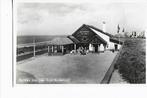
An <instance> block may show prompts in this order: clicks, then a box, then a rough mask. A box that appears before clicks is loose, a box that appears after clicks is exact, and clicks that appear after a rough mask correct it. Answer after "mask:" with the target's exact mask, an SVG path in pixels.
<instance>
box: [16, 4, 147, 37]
mask: <svg viewBox="0 0 147 98" xmlns="http://www.w3.org/2000/svg"><path fill="white" fill-rule="evenodd" d="M146 9H147V6H146V4H142V3H141V4H138V3H137V4H136V3H135V4H134V3H104V4H93V3H81V4H77V3H20V4H18V7H17V12H18V13H17V16H18V18H17V20H18V32H21V33H19V34H23V35H28V34H31V35H34V34H35V35H36V34H37V35H38V34H39V35H40V34H42V35H43V34H45V35H50V34H58V35H61V34H72V33H73V32H74V31H75V30H76V29H77V28H79V27H80V26H81V25H82V24H84V23H85V24H89V25H94V26H96V27H98V28H100V29H101V28H102V21H106V24H107V31H108V32H109V33H116V29H117V25H118V24H120V27H121V28H125V30H128V31H132V30H138V31H139V30H143V29H145V28H147V23H146V21H147V18H146V17H147V14H146V13H145V12H146V11H145V10H146Z"/></svg>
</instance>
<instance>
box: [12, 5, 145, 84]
mask: <svg viewBox="0 0 147 98" xmlns="http://www.w3.org/2000/svg"><path fill="white" fill-rule="evenodd" d="M14 6H15V7H16V9H15V10H14V12H16V18H14V22H15V23H16V24H15V25H14V27H16V30H15V31H14V32H13V33H15V35H16V47H14V48H16V65H14V66H15V67H14V68H15V69H14V70H15V71H16V72H15V71H14V72H15V73H16V74H14V75H15V76H14V77H16V78H15V79H14V81H15V82H16V84H145V83H146V61H145V57H146V36H145V33H147V27H146V26H147V18H146V17H147V14H146V13H145V11H146V9H147V5H146V4H142V3H117V2H113V3H92V2H90V3H71V2H62V3H60V2H45V3H43V2H19V3H16V5H14ZM14 44H15V43H14Z"/></svg>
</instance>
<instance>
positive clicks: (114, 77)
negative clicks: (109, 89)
mask: <svg viewBox="0 0 147 98" xmlns="http://www.w3.org/2000/svg"><path fill="white" fill-rule="evenodd" d="M110 84H128V82H127V81H125V80H124V79H123V78H122V76H121V75H120V74H119V72H118V70H115V71H114V72H113V74H112V77H111V80H110Z"/></svg>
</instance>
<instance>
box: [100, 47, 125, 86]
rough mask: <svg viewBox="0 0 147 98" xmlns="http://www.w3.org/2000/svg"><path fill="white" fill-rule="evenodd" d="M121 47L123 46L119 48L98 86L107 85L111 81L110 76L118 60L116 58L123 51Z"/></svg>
mask: <svg viewBox="0 0 147 98" xmlns="http://www.w3.org/2000/svg"><path fill="white" fill-rule="evenodd" d="M123 46H124V45H122V46H121V48H120V49H119V52H118V53H117V55H116V56H115V58H114V59H113V61H112V63H111V65H110V67H109V69H108V71H107V72H106V74H105V76H104V78H103V80H102V81H101V82H100V84H109V82H110V80H111V76H112V74H113V72H114V66H115V63H116V61H117V60H118V58H119V56H120V53H121V51H122V49H123Z"/></svg>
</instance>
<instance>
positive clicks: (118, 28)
mask: <svg viewBox="0 0 147 98" xmlns="http://www.w3.org/2000/svg"><path fill="white" fill-rule="evenodd" d="M119 30H120V27H119V24H118V26H117V33H119Z"/></svg>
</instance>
